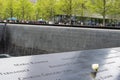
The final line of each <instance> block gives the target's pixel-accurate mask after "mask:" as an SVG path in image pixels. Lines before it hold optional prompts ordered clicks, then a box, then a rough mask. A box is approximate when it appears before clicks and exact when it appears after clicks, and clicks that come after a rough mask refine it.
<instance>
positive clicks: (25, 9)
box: [17, 0, 33, 20]
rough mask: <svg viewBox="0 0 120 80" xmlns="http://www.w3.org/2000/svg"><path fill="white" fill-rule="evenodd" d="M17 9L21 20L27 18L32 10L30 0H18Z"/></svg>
mask: <svg viewBox="0 0 120 80" xmlns="http://www.w3.org/2000/svg"><path fill="white" fill-rule="evenodd" d="M17 9H18V13H19V18H20V19H21V20H29V19H30V18H31V13H32V11H33V10H32V9H33V4H32V2H30V0H19V2H18V7H17Z"/></svg>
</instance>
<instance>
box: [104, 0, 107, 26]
mask: <svg viewBox="0 0 120 80" xmlns="http://www.w3.org/2000/svg"><path fill="white" fill-rule="evenodd" d="M105 16H106V0H103V26H105V25H106V22H105Z"/></svg>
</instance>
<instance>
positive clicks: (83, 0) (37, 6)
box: [0, 0, 120, 20]
mask: <svg viewBox="0 0 120 80" xmlns="http://www.w3.org/2000/svg"><path fill="white" fill-rule="evenodd" d="M119 5H120V0H37V2H36V3H33V2H31V1H30V0H0V7H1V11H0V19H7V18H9V17H17V18H18V19H19V20H38V19H41V18H42V19H46V20H51V19H52V18H53V17H54V16H55V15H57V14H63V15H68V16H72V15H79V16H82V17H83V16H85V15H86V14H87V13H89V14H90V13H92V14H100V15H101V16H103V19H104V18H105V17H106V16H114V15H117V16H119V14H120V8H119V7H120V6H119Z"/></svg>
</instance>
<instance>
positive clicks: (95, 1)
mask: <svg viewBox="0 0 120 80" xmlns="http://www.w3.org/2000/svg"><path fill="white" fill-rule="evenodd" d="M90 2H91V10H93V12H94V13H97V14H100V15H101V16H102V17H103V26H105V24H106V22H105V17H106V16H107V14H108V12H109V10H110V8H112V7H111V4H112V0H91V1H90Z"/></svg>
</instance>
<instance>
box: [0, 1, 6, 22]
mask: <svg viewBox="0 0 120 80" xmlns="http://www.w3.org/2000/svg"><path fill="white" fill-rule="evenodd" d="M5 3H6V0H4V1H3V0H0V8H1V9H0V19H1V20H2V19H4V18H5V7H6V6H5Z"/></svg>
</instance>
